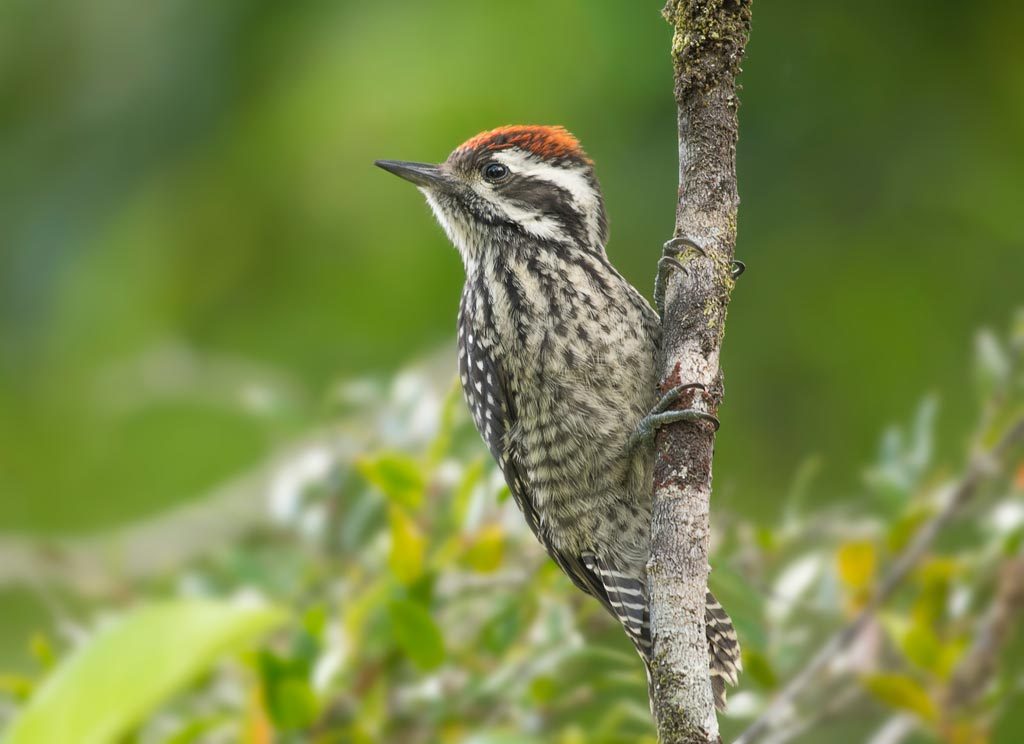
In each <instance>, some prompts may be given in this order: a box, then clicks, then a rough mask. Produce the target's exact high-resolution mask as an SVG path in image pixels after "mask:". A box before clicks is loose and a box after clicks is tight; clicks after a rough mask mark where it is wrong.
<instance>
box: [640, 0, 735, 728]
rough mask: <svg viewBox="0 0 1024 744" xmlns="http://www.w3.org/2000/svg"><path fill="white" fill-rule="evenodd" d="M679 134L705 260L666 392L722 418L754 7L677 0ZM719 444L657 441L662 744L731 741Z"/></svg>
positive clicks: (683, 213) (684, 434)
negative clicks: (725, 685)
mask: <svg viewBox="0 0 1024 744" xmlns="http://www.w3.org/2000/svg"><path fill="white" fill-rule="evenodd" d="M663 13H664V16H665V18H666V20H668V21H669V23H671V24H672V26H673V28H674V33H673V37H672V59H673V64H674V67H675V97H676V103H677V106H678V125H679V198H678V205H677V208H676V227H675V235H676V236H677V237H684V238H689V239H690V240H693V241H694V242H695V243H696V244H697V245H699V246H700V248H701V249H700V250H695V249H691V250H689V251H687V254H686V255H684V256H683V257H682V259H683V264H684V270H683V271H678V272H676V273H675V274H673V275H671V276H670V278H669V280H668V282H667V284H666V287H665V313H664V318H663V319H662V324H663V346H662V381H661V387H662V390H663V391H666V390H668V389H669V388H671V387H673V386H674V385H678V384H684V383H701V384H703V385H704V386H705V390H704V391H700V390H696V391H695V392H694V394H693V395H692V396H689V397H687V398H686V399H684V400H681V401H680V402H679V404H678V405H679V406H680V407H692V408H697V409H699V410H704V411H707V412H708V413H711V414H714V413H716V411H717V409H718V405H719V403H720V402H721V399H722V395H723V386H722V374H721V370H720V367H719V354H720V350H721V344H722V336H723V334H724V332H725V318H726V311H727V308H728V304H729V297H730V294H731V292H732V287H733V281H732V278H731V273H730V271H731V262H732V260H733V256H734V254H735V245H736V213H737V208H738V204H739V197H738V195H737V187H736V140H737V134H738V120H737V108H738V101H737V98H736V75H737V74H738V73H739V71H740V67H739V65H740V61H741V60H742V58H743V53H744V49H745V47H746V43H747V38H748V35H749V32H750V0H670V1H669V3H668V4H667V5H666V6H665V9H664V11H663ZM714 441H715V434H714V430H713V427H712V426H711V425H710V424H708V423H706V422H697V423H678V424H674V425H672V426H667V427H665V428H664V429H662V430H661V431H660V432H659V434H658V437H657V455H656V460H655V471H654V514H653V518H652V524H651V530H652V533H651V558H650V563H649V565H648V585H649V587H650V605H651V628H652V632H653V635H654V654H653V661H652V664H651V667H652V685H651V701H652V708H653V711H654V715H655V720H656V723H657V726H658V734H659V738H660V740H661V741H662V742H663V744H708V743H709V742H716V741H720V737H719V734H718V721H717V718H716V717H715V709H714V703H713V699H712V694H711V683H710V676H709V671H708V648H707V641H706V638H705V627H704V602H705V592H706V591H707V574H708V538H709V533H710V525H709V517H710V500H711V462H712V455H713V452H714Z"/></svg>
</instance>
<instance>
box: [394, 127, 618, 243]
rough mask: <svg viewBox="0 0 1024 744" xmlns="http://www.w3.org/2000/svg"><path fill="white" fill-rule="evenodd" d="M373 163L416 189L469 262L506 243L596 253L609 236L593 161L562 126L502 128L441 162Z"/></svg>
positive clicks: (488, 133)
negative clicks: (551, 246)
mask: <svg viewBox="0 0 1024 744" xmlns="http://www.w3.org/2000/svg"><path fill="white" fill-rule="evenodd" d="M377 165H378V166H380V167H381V168H383V169H384V170H386V171H389V172H391V173H394V174H395V175H396V176H399V177H401V178H404V179H405V180H407V181H411V182H412V183H414V184H415V185H416V186H417V187H419V189H420V191H422V192H423V194H424V195H425V196H426V197H427V201H428V202H429V204H430V206H431V208H432V209H433V210H434V214H435V215H436V216H437V219H438V221H439V222H440V223H441V226H442V227H443V228H444V229H445V232H446V233H447V234H448V237H449V238H450V239H451V241H452V242H453V243H454V244H455V246H456V247H457V248H458V249H459V251H460V252H461V253H462V254H463V258H464V259H465V260H466V261H467V263H469V262H475V261H478V260H479V259H480V258H482V257H483V256H485V255H486V254H487V253H488V252H489V251H494V250H499V251H500V250H502V249H503V248H504V247H507V246H509V245H514V246H521V245H525V246H530V245H538V244H542V245H543V244H549V245H556V244H557V245H560V246H563V247H567V248H569V249H570V250H572V249H579V250H588V251H601V250H603V247H604V243H605V241H606V240H607V237H608V223H607V219H606V217H605V212H604V200H603V199H602V197H601V189H600V186H599V185H598V183H597V178H596V177H595V176H594V167H593V163H591V161H590V158H588V157H587V155H586V153H584V152H583V149H582V148H581V147H580V144H579V142H578V141H577V140H576V138H575V137H573V136H572V135H571V134H569V132H567V131H566V130H565V129H563V128H562V127H547V126H509V127H500V128H499V129H492V130H491V131H488V132H482V133H481V134H478V135H477V136H475V137H473V138H471V139H469V140H467V141H466V142H464V143H463V144H461V145H459V147H457V148H456V149H455V150H454V151H453V152H452V154H451V155H449V156H448V159H447V160H445V161H444V162H443V163H440V164H438V165H433V164H427V163H409V162H404V161H398V160H378V161H377Z"/></svg>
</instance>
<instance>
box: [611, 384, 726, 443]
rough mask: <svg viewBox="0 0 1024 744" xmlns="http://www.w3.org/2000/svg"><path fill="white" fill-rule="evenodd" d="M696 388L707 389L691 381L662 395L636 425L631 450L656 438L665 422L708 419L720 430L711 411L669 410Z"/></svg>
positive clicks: (691, 409) (630, 439) (631, 437)
mask: <svg viewBox="0 0 1024 744" xmlns="http://www.w3.org/2000/svg"><path fill="white" fill-rule="evenodd" d="M695 388H696V389H698V390H707V388H706V387H704V385H702V384H700V383H699V382H691V383H689V384H686V385H677V386H676V387H674V388H672V389H671V390H669V391H668V392H667V393H665V394H664V395H663V396H661V400H659V401H658V402H657V403H655V404H654V408H652V409H651V412H650V413H648V414H647V415H646V416H644V417H643V418H642V419H641V420H640V423H639V424H638V425H637V427H636V431H634V432H633V434H632V436H630V438H629V442H628V443H627V447H628V448H629V451H630V452H632V451H633V450H635V449H636V448H637V447H639V446H640V445H641V444H645V443H648V442H650V441H651V440H652V439H654V435H655V434H656V433H657V432H658V429H660V428H661V427H663V426H665V424H672V423H675V422H676V421H691V422H695V421H708V422H710V423H711V424H713V425H714V427H715V431H718V427H719V425H720V424H719V421H718V418H717V417H715V416H712V415H711V414H710V413H706V412H704V411H698V410H696V409H693V408H684V409H682V410H669V406H671V405H672V404H673V403H675V402H676V401H678V400H679V398H680V396H681V395H682V394H683V392H684V391H686V390H693V389H695Z"/></svg>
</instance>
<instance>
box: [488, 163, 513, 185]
mask: <svg viewBox="0 0 1024 744" xmlns="http://www.w3.org/2000/svg"><path fill="white" fill-rule="evenodd" d="M482 172H483V174H484V178H486V179H487V180H488V181H500V180H501V179H503V178H504V177H505V176H507V175H508V166H505V165H502V164H501V163H488V164H487V165H485V166H484V167H483V171H482Z"/></svg>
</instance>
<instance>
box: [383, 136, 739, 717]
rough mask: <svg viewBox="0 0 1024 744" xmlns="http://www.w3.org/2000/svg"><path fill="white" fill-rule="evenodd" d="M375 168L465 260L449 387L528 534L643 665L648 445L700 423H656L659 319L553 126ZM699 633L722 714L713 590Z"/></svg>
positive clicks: (589, 180) (660, 411)
mask: <svg viewBox="0 0 1024 744" xmlns="http://www.w3.org/2000/svg"><path fill="white" fill-rule="evenodd" d="M376 165H378V166H379V167H381V168H383V169H384V170H386V171H389V172H391V173H393V174H395V175H397V176H399V177H401V178H403V179H405V180H407V181H411V182H412V183H413V184H415V185H416V186H417V187H418V188H419V190H420V191H421V192H422V193H423V195H424V196H425V197H426V199H427V202H428V204H429V205H430V208H431V209H432V211H433V213H434V215H435V216H436V218H437V220H438V222H439V223H440V224H441V227H442V228H443V229H444V231H445V233H447V235H448V238H449V239H450V240H451V242H452V243H453V244H454V245H455V247H456V249H457V250H458V252H459V255H460V256H461V258H462V263H463V265H464V267H465V273H466V282H465V285H464V287H463V291H462V299H461V302H460V306H459V316H458V353H459V375H460V378H461V381H462V388H463V391H464V393H465V398H466V402H467V404H468V405H469V409H470V411H471V413H472V417H473V421H474V423H475V424H476V428H477V429H478V430H479V432H480V434H481V436H482V437H483V439H484V442H485V443H486V444H487V447H488V449H489V450H490V452H491V455H492V456H493V457H494V459H495V460H496V461H497V463H498V466H499V467H500V468H501V470H502V472H503V473H504V476H505V481H506V483H507V484H508V487H509V489H510V491H511V492H512V496H513V497H514V499H515V501H516V504H517V505H518V506H519V509H520V510H521V511H522V513H523V516H524V517H525V518H526V523H527V524H528V525H529V527H530V529H531V531H532V532H533V534H534V535H535V536H536V537H537V539H538V540H539V541H540V542H541V544H542V545H543V546H544V548H545V549H546V550H547V552H548V554H549V555H550V556H551V557H552V558H553V559H554V561H555V562H556V563H557V564H558V565H559V567H561V569H562V570H563V571H564V572H565V573H566V574H567V575H568V577H569V578H570V579H571V580H572V581H573V583H574V584H575V585H576V586H577V587H579V588H580V589H582V590H583V591H584V592H586V593H587V594H590V595H591V596H593V597H595V598H597V599H598V600H599V601H600V602H601V603H602V604H603V605H604V607H605V608H606V609H607V610H608V611H609V612H611V614H612V615H613V616H614V617H615V618H616V619H617V620H618V621H619V622H620V623H621V624H622V626H623V628H624V629H625V631H626V634H627V635H628V636H629V638H630V639H631V640H632V642H633V644H634V645H635V646H636V648H637V651H638V652H639V653H640V656H641V657H642V658H643V659H644V660H645V662H646V661H647V660H648V659H649V658H650V653H651V649H652V639H651V632H650V625H649V612H648V602H647V585H646V583H647V582H646V566H647V559H648V553H649V550H650V523H651V493H652V470H653V461H654V447H653V436H652V434H653V431H654V430H655V429H656V428H657V426H659V425H662V424H664V423H667V422H670V421H675V420H680V419H687V420H694V419H699V418H709V419H710V418H711V417H709V416H707V414H703V413H699V412H696V411H676V410H669V408H670V406H671V404H672V403H673V402H674V400H675V399H676V398H677V397H678V393H679V390H678V389H677V390H676V391H673V393H670V394H669V395H668V396H665V397H663V398H661V399H660V400H659V396H658V394H657V384H658V371H657V364H658V354H659V347H660V342H661V322H660V318H659V315H658V313H656V312H655V311H654V309H653V308H652V307H651V306H650V304H648V302H647V301H646V300H645V299H644V297H643V296H642V295H641V294H640V293H639V292H638V291H637V290H636V289H635V288H634V287H633V286H632V285H631V284H630V283H629V282H628V281H626V279H624V278H623V277H622V275H621V274H619V272H618V271H616V269H615V267H614V266H612V264H611V263H610V262H609V260H608V257H607V255H606V254H605V244H606V242H607V240H608V220H607V218H606V216H605V210H604V198H603V197H602V194H601V189H600V186H599V185H598V181H597V177H596V176H595V174H594V166H593V163H592V161H591V160H590V158H588V157H587V155H586V154H585V153H584V151H583V149H582V148H581V147H580V144H579V142H578V141H577V140H576V138H575V137H573V136H572V135H571V134H570V133H569V132H567V131H566V130H565V129H563V128H562V127H553V126H506V127H500V128H498V129H493V130H491V131H487V132H483V133H481V134H478V135H477V136H475V137H472V138H471V139H469V140H467V141H466V142H464V143H463V144H462V145H460V146H459V147H457V148H456V149H455V150H454V151H453V152H452V153H451V155H450V156H449V157H448V159H447V160H445V161H444V162H443V163H440V164H437V165H434V164H427V163H411V162H404V161H395V160H379V161H377V162H376ZM712 421H713V419H712ZM713 423H715V424H716V425H717V422H714V421H713ZM705 620H706V625H707V639H708V652H709V654H710V671H711V681H712V687H713V690H714V696H715V704H716V706H717V707H718V709H719V710H723V709H724V707H725V702H726V690H725V686H726V683H727V682H728V683H729V684H733V685H735V684H736V683H737V677H738V674H739V671H740V669H741V662H740V652H739V643H738V641H737V638H736V633H735V631H734V629H733V625H732V621H731V620H730V619H729V616H728V615H727V614H726V613H725V611H724V610H723V609H722V607H721V605H720V604H719V603H718V601H717V600H716V599H715V598H714V596H713V595H712V594H711V593H710V592H708V594H707V602H706V611H705ZM648 677H649V674H648Z"/></svg>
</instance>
